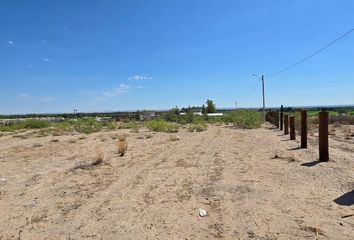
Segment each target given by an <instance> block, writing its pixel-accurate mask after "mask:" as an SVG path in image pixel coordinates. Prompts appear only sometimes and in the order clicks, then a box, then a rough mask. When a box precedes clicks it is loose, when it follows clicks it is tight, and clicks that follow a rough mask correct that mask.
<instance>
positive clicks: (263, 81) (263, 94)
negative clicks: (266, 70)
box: [262, 75, 265, 121]
mask: <svg viewBox="0 0 354 240" xmlns="http://www.w3.org/2000/svg"><path fill="white" fill-rule="evenodd" d="M262 95H263V119H264V121H265V96H264V75H262Z"/></svg>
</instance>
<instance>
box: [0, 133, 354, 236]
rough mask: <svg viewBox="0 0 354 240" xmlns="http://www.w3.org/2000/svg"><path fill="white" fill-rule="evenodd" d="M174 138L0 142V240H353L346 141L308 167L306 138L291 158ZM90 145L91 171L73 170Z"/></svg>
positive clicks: (250, 143) (265, 137) (283, 142)
mask: <svg viewBox="0 0 354 240" xmlns="http://www.w3.org/2000/svg"><path fill="white" fill-rule="evenodd" d="M337 132H338V131H337ZM122 133H128V134H129V136H128V143H129V147H128V152H127V154H126V156H124V157H119V156H118V154H117V153H116V150H115V144H114V143H115V141H116V140H113V139H112V136H114V135H115V134H122ZM147 134H150V135H151V136H147ZM177 135H178V136H180V140H179V141H170V136H171V134H164V133H156V134H153V133H148V132H144V131H140V132H139V133H131V132H130V131H129V130H119V131H114V132H107V133H95V134H91V135H88V136H87V137H84V135H81V134H76V135H65V136H56V137H53V136H50V137H49V136H48V137H40V138H38V137H35V136H30V137H28V138H25V139H22V138H20V137H13V135H8V136H2V137H0V214H1V217H0V239H353V237H354V216H350V214H354V192H353V190H354V144H353V143H352V141H347V142H343V143H341V142H340V141H339V139H332V140H331V143H330V145H331V146H332V147H331V149H330V154H331V158H332V161H331V162H328V163H318V162H317V159H318V153H317V143H316V137H315V136H313V137H311V140H310V147H309V149H306V150H303V149H298V148H297V147H298V146H299V142H298V141H289V140H288V136H284V135H282V133H281V132H280V131H277V130H274V129H266V128H262V129H256V130H239V129H232V128H229V127H226V126H219V127H217V126H210V127H209V129H208V130H207V131H205V132H201V133H190V132H186V131H182V132H180V133H178V134H177ZM96 146H98V147H99V148H100V149H101V150H102V151H103V152H104V154H105V158H104V162H103V164H99V165H94V166H92V167H91V168H86V169H85V168H84V169H80V168H79V167H80V166H81V167H83V166H85V165H84V164H83V161H84V162H86V163H87V162H92V161H94V160H95V149H96ZM334 200H336V201H334ZM199 208H203V209H205V210H207V212H208V216H207V217H204V218H200V217H199V216H198V209H199ZM348 215H349V216H348ZM343 217H344V218H343Z"/></svg>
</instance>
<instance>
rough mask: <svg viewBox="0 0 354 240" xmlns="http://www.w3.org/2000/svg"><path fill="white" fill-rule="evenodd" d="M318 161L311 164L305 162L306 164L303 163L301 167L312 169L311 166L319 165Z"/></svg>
mask: <svg viewBox="0 0 354 240" xmlns="http://www.w3.org/2000/svg"><path fill="white" fill-rule="evenodd" d="M319 163H320V161H319V160H316V161H312V162H307V163H303V164H301V166H304V167H313V166H316V165H317V164H319Z"/></svg>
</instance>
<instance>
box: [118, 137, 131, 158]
mask: <svg viewBox="0 0 354 240" xmlns="http://www.w3.org/2000/svg"><path fill="white" fill-rule="evenodd" d="M116 146H117V152H118V154H120V156H124V155H125V152H126V151H127V150H128V143H127V141H126V140H125V139H124V140H123V139H120V140H118V142H117V145H116Z"/></svg>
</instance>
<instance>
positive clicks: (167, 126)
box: [146, 119, 179, 133]
mask: <svg viewBox="0 0 354 240" xmlns="http://www.w3.org/2000/svg"><path fill="white" fill-rule="evenodd" d="M146 127H147V128H148V129H150V130H151V131H154V132H168V133H174V132H178V130H179V125H177V124H175V123H168V122H166V121H165V120H161V119H159V120H152V121H150V122H148V123H147V124H146Z"/></svg>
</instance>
